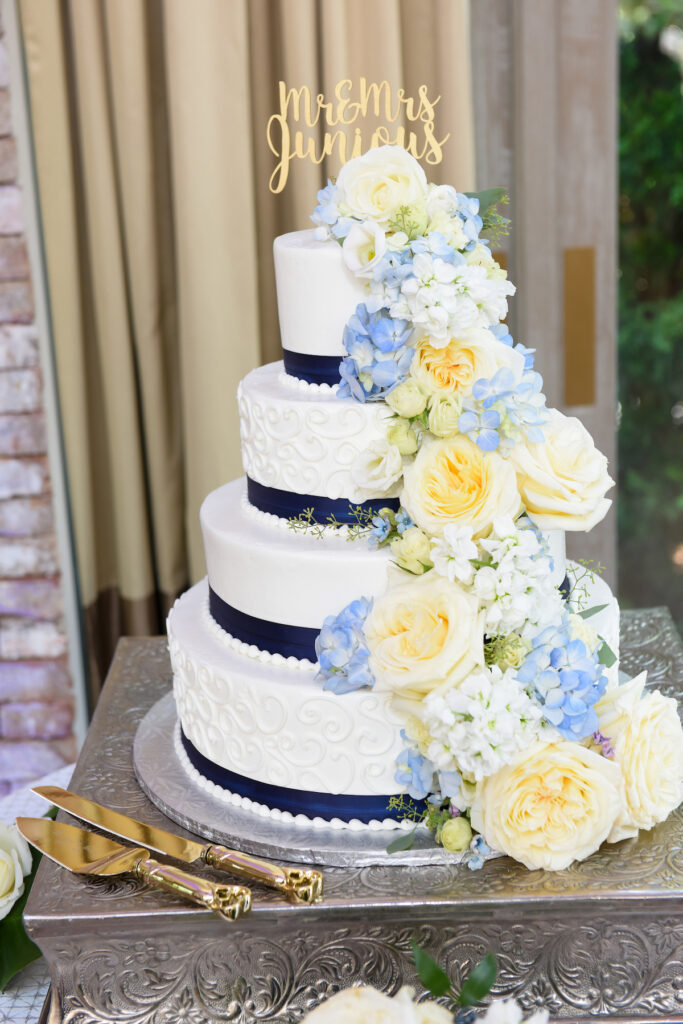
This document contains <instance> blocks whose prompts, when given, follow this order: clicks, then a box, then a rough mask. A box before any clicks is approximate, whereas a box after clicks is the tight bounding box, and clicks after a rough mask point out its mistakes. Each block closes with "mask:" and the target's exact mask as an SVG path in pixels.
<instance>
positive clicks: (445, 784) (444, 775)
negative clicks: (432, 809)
mask: <svg viewBox="0 0 683 1024" xmlns="http://www.w3.org/2000/svg"><path fill="white" fill-rule="evenodd" d="M461 785H462V775H461V774H460V772H457V771H450V772H439V792H440V793H441V796H442V797H444V798H446V797H448V799H449V800H450V799H453V800H454V799H455V798H456V797H458V796H460V787H461Z"/></svg>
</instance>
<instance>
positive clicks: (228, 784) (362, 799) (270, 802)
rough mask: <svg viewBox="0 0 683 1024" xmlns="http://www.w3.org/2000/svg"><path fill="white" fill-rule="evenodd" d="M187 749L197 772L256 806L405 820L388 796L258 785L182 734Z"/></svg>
mask: <svg viewBox="0 0 683 1024" xmlns="http://www.w3.org/2000/svg"><path fill="white" fill-rule="evenodd" d="M180 738H181V740H182V744H183V748H184V750H185V753H186V754H187V756H188V758H189V759H190V763H191V764H192V765H193V766H194V767H195V768H196V769H197V771H198V772H199V773H200V775H203V776H204V778H206V779H210V781H211V782H214V783H215V784H216V785H217V786H221V787H222V788H223V789H229V790H230V792H231V793H237V794H238V795H239V796H246V797H249V799H250V800H254V801H255V802H256V803H259V804H265V805H266V806H267V807H277V808H279V810H281V811H289V812H290V813H291V814H305V815H307V816H308V817H309V818H317V817H320V818H326V819H327V820H329V819H330V818H341V820H342V821H351V819H352V818H357V819H358V821H362V822H365V823H366V824H367V822H369V821H382V820H383V819H384V818H394V819H396V820H399V819H400V818H402V817H403V814H402V812H400V811H396V810H394V809H392V810H389V800H390V797H388V796H343V795H342V796H338V795H337V794H334V793H309V792H307V791H306V790H305V789H290V788H289V787H288V786H271V785H270V784H269V783H267V782H256V781H254V779H247V778H245V777H244V775H237V774H236V773H235V772H231V771H228V769H227V768H221V767H220V765H217V764H215V763H214V762H213V761H209V759H208V757H204V755H203V754H200V753H199V751H198V750H197V748H196V747H195V746H194V745H193V744H192V743H191V742H190V741H189V740H188V738H187V736H186V735H185V733H184V732H183V731H182V729H181V732H180ZM413 802H414V803H415V804H416V806H417V808H418V809H419V810H420V811H423V810H424V809H425V807H426V802H425V801H424V800H416V801H413Z"/></svg>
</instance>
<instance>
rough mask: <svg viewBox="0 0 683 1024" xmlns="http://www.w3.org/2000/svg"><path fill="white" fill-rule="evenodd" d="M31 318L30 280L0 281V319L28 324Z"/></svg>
mask: <svg viewBox="0 0 683 1024" xmlns="http://www.w3.org/2000/svg"><path fill="white" fill-rule="evenodd" d="M32 320H33V291H32V289H31V283H30V281H0V321H2V322H3V323H8V322H11V323H20V324H28V323H30V322H31V321H32Z"/></svg>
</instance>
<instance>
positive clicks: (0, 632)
mask: <svg viewBox="0 0 683 1024" xmlns="http://www.w3.org/2000/svg"><path fill="white" fill-rule="evenodd" d="M66 650H67V647H66V637H65V635H64V632H63V630H62V629H61V628H60V627H59V625H57V623H55V622H35V621H31V620H27V619H21V618H2V619H0V659H2V660H3V661H22V660H23V659H24V658H60V657H61V656H62V655H64V654H66Z"/></svg>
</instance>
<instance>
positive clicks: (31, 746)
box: [0, 740, 69, 782]
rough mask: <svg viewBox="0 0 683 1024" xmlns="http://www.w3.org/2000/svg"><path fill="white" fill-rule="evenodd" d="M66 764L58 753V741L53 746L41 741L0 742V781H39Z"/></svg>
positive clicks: (65, 760) (66, 761)
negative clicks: (41, 777) (42, 776)
mask: <svg viewBox="0 0 683 1024" xmlns="http://www.w3.org/2000/svg"><path fill="white" fill-rule="evenodd" d="M68 763H69V761H68V760H67V759H66V758H64V757H63V756H62V754H61V752H60V749H59V741H57V742H56V743H55V744H54V746H53V745H52V744H50V743H48V742H45V741H41V740H2V741H0V779H5V780H7V781H8V782H15V781H17V780H18V779H26V778H27V777H28V778H33V779H39V778H40V776H41V775H47V773H48V772H54V771H56V770H57V768H61V767H62V765H65V764H68ZM29 773H32V774H29Z"/></svg>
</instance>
